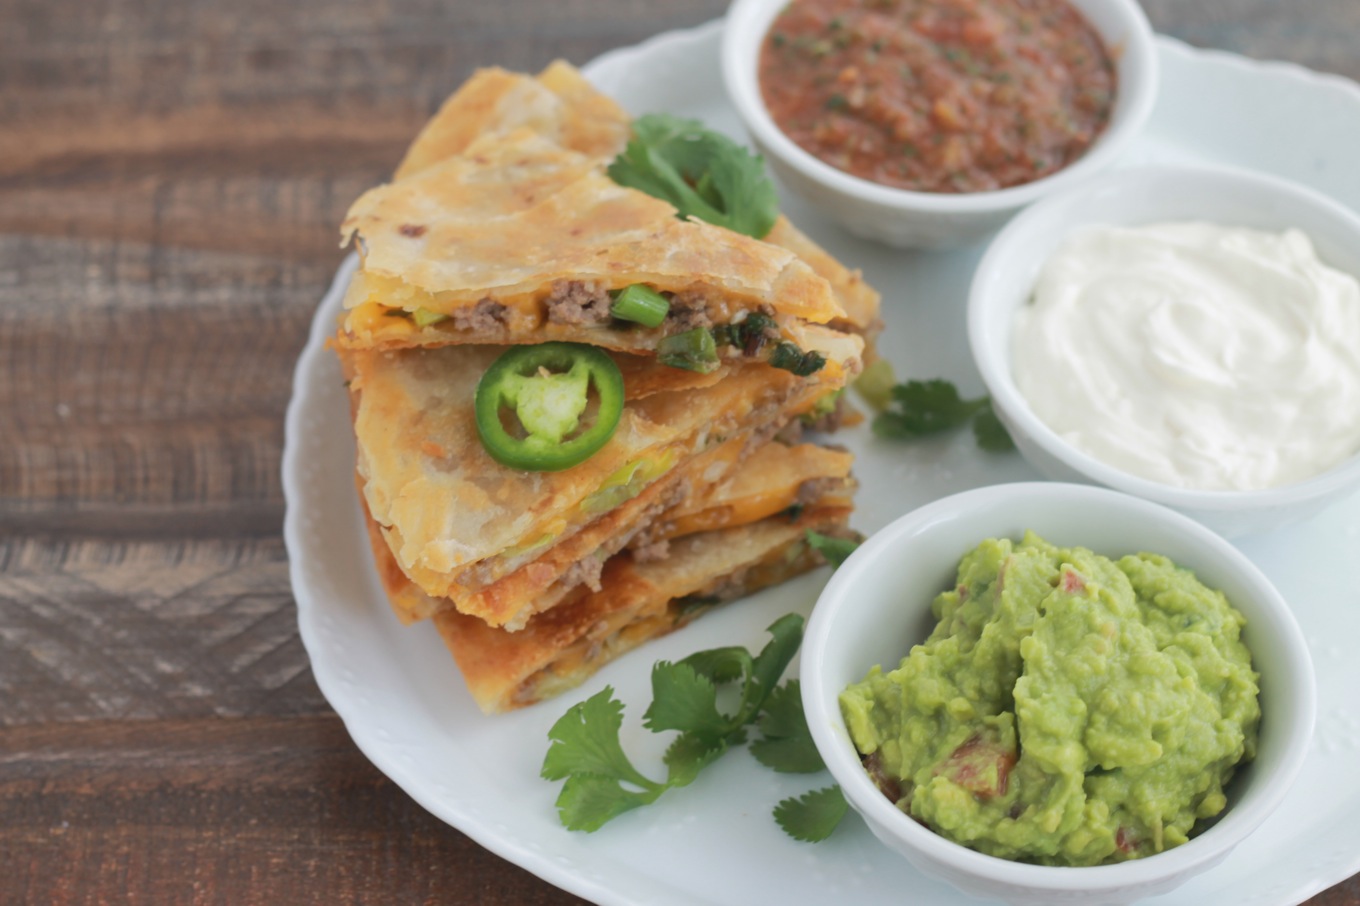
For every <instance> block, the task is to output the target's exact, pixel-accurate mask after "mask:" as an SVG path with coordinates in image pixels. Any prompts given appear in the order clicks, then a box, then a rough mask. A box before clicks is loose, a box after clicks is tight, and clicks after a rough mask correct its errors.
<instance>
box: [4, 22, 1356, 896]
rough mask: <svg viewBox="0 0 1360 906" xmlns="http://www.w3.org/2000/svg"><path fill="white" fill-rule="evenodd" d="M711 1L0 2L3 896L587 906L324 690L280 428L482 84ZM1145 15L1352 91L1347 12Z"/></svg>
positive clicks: (632, 34)
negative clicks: (355, 234) (362, 730)
mask: <svg viewBox="0 0 1360 906" xmlns="http://www.w3.org/2000/svg"><path fill="white" fill-rule="evenodd" d="M724 5H725V4H723V3H722V2H718V0H667V2H666V3H664V4H662V3H652V2H648V0H558V2H532V0H496V2H480V0H382V2H374V0H364V2H327V0H292V2H279V0H237V2H232V3H226V2H207V0H0V866H3V867H0V903H5V904H8V903H55V904H84V903H90V904H94V903H146V904H177V903H229V904H240V903H265V904H273V903H288V904H293V903H350V902H365V903H376V902H391V903H413V902H421V903H436V902H438V903H488V904H495V903H513V904H539V903H542V904H563V903H572V902H580V901H578V900H576V898H574V897H572V896H570V895H568V894H565V893H563V892H561V891H558V890H556V889H554V888H552V887H551V886H549V885H547V884H545V883H543V882H542V881H539V880H538V879H537V878H534V877H533V876H531V875H529V874H528V873H526V872H524V871H522V870H520V869H518V868H516V867H514V866H512V865H510V864H508V863H506V862H503V861H501V860H500V859H498V858H497V857H495V856H493V855H491V854H490V853H488V852H487V851H485V850H483V849H481V848H480V847H479V846H477V845H476V844H474V843H472V842H471V841H470V840H468V839H467V838H466V837H464V836H463V835H462V834H460V833H458V832H457V831H455V830H453V829H451V828H449V827H447V826H445V825H443V824H442V823H440V822H439V821H437V820H435V819H434V818H432V817H430V816H429V815H428V814H426V813H425V812H424V811H422V810H421V809H420V808H418V807H417V806H416V805H415V804H414V803H413V802H411V800H409V799H408V798H407V797H406V796H405V795H404V794H403V793H402V792H401V791H400V790H398V789H397V788H396V787H395V786H394V785H393V784H392V783H390V782H389V781H388V780H386V778H384V777H383V776H382V775H381V774H379V773H378V772H377V771H376V770H375V769H374V768H373V767H372V766H370V765H369V764H368V762H367V761H366V760H365V759H364V758H363V756H362V755H361V754H360V753H359V752H358V750H357V749H355V747H354V746H353V744H352V743H351V742H350V741H349V738H348V737H347V736H346V734H345V731H344V728H343V727H342V726H341V724H340V721H339V719H338V718H336V717H335V715H334V714H333V713H332V712H331V710H330V709H329V707H328V706H327V705H326V702H325V701H324V699H323V698H322V697H321V694H320V693H319V691H318V690H317V687H316V685H315V683H314V681H313V679H312V676H311V672H310V670H309V668H308V664H307V658H306V654H305V652H304V651H303V648H302V645H301V643H300V641H299V639H298V634H297V626H296V620H295V614H294V609H293V602H292V597H291V593H290V591H289V585H288V571H287V562H286V556H285V552H284V548H283V542H282V540H281V538H280V527H281V523H282V515H283V506H284V502H283V497H282V492H281V489H280V482H279V459H280V452H281V447H282V441H283V412H284V408H285V406H286V404H287V401H288V396H289V390H290V383H291V379H292V369H293V362H294V359H295V358H296V355H297V353H298V351H299V349H300V348H301V346H302V343H303V340H304V336H305V333H306V329H307V325H308V322H309V321H310V318H311V315H312V311H313V309H314V307H315V305H316V303H317V301H318V300H319V299H320V297H321V294H322V292H323V290H324V288H325V286H326V284H327V282H328V281H329V279H330V277H331V275H332V274H333V272H334V269H335V267H336V265H337V263H338V262H339V260H340V257H341V256H340V252H339V250H338V248H337V247H336V233H335V226H336V224H337V223H338V222H339V220H340V217H341V214H342V213H343V211H344V209H345V208H346V206H347V205H348V203H349V202H350V201H351V200H352V199H353V198H354V197H355V196H356V195H357V194H358V193H359V192H360V191H361V190H363V189H364V188H366V187H368V186H369V185H371V184H373V183H375V182H377V181H378V180H380V179H381V178H383V176H384V175H385V174H386V173H388V172H389V171H390V169H391V168H392V166H393V165H394V163H395V162H396V161H397V159H398V158H399V156H400V154H401V151H402V149H403V148H404V147H405V145H406V143H407V142H408V141H409V139H410V138H411V136H412V134H413V133H414V132H415V130H416V129H417V128H418V127H419V126H420V124H421V123H422V122H423V121H424V120H425V118H426V117H427V116H428V115H429V114H430V113H431V112H432V111H433V110H434V108H435V107H436V105H437V104H438V102H439V101H440V100H441V99H442V98H443V97H444V96H445V95H446V94H447V93H448V92H449V91H450V90H451V89H452V88H453V87H454V86H456V85H457V84H458V83H459V82H460V81H461V80H462V79H463V78H464V77H466V76H467V74H468V73H469V72H470V71H471V70H472V69H473V68H474V67H476V66H478V65H484V64H491V63H496V64H501V65H504V66H507V67H510V68H516V69H536V68H538V67H540V66H542V65H543V64H544V63H546V62H548V61H549V60H550V59H552V58H554V57H559V56H560V57H565V58H567V59H569V60H572V61H574V62H577V63H584V62H585V61H586V60H588V59H590V58H591V57H593V56H595V55H596V54H598V53H600V52H601V51H604V50H606V49H608V48H611V47H616V46H619V45H624V44H629V43H633V42H636V41H638V40H641V39H642V38H645V37H647V36H648V35H651V34H654V33H656V32H659V31H663V30H666V29H670V28H675V27H680V26H686V25H692V24H697V23H699V22H702V21H704V20H706V19H709V18H711V17H713V16H715V15H718V14H720V13H721V12H722V10H723V8H724ZM1146 5H1147V9H1148V11H1149V14H1150V15H1151V16H1152V18H1153V21H1154V24H1155V25H1156V26H1157V27H1158V28H1159V29H1160V30H1162V31H1165V32H1169V33H1171V34H1174V35H1177V36H1180V37H1182V38H1184V39H1186V40H1188V41H1190V42H1191V43H1194V44H1199V45H1206V46H1212V47H1221V48H1226V49H1230V50H1237V51H1241V52H1243V53H1247V54H1250V55H1253V56H1258V57H1269V58H1283V59H1290V60H1294V61H1297V62H1299V63H1303V64H1305V65H1310V66H1313V67H1316V68H1319V69H1324V70H1329V71H1332V72H1338V73H1342V74H1345V75H1349V76H1351V77H1356V78H1360V54H1357V52H1356V47H1357V46H1360V3H1356V0H1291V2H1288V3H1285V2H1282V0H1193V2H1192V0H1147V3H1146ZM1313 902H1315V903H1318V904H1326V906H1358V904H1360V882H1357V880H1356V879H1354V878H1353V879H1351V880H1350V881H1348V882H1346V883H1343V884H1341V885H1339V886H1338V887H1335V888H1333V889H1332V890H1331V891H1329V892H1327V893H1325V894H1323V895H1321V896H1319V897H1318V898H1317V899H1316V900H1315V901H1313Z"/></svg>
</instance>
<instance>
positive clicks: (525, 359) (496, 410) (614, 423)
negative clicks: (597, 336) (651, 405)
mask: <svg viewBox="0 0 1360 906" xmlns="http://www.w3.org/2000/svg"><path fill="white" fill-rule="evenodd" d="M591 387H594V388H595V393H594V396H593V397H592V395H591V393H590V388H591ZM623 399H624V396H623V374H622V373H620V372H619V366H618V365H615V364H614V360H613V359H611V358H609V356H607V355H605V354H604V353H603V352H601V351H600V350H599V349H596V348H595V347H594V346H586V345H583V344H581V343H542V344H539V345H537V346H516V347H514V348H513V349H509V350H506V352H505V353H503V354H502V355H501V357H500V358H498V359H496V361H494V362H492V363H491V367H490V368H488V369H487V370H486V373H485V374H483V375H482V379H481V380H480V381H478V382H477V397H476V414H477V433H478V434H479V435H480V436H481V438H482V445H483V446H484V447H486V451H487V452H488V453H490V454H491V458H492V459H494V460H496V462H499V463H501V464H502V465H506V466H510V467H511V468H514V469H523V470H525V471H528V472H560V471H561V470H563V469H570V468H571V467H572V466H574V465H577V464H578V463H582V462H585V461H586V460H587V459H589V458H590V457H591V456H593V455H594V454H595V452H596V451H598V450H599V449H600V448H601V447H603V446H604V445H605V444H606V443H607V442H608V441H609V438H611V437H613V436H614V429H615V428H617V427H618V424H619V417H620V416H621V415H622V414H623ZM507 410H508V411H507ZM583 422H584V423H585V424H583Z"/></svg>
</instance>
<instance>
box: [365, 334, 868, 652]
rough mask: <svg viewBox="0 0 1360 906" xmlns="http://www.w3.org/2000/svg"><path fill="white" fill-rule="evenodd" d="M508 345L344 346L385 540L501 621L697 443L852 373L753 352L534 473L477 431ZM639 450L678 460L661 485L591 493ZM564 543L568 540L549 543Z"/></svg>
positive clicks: (636, 506)
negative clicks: (486, 390)
mask: <svg viewBox="0 0 1360 906" xmlns="http://www.w3.org/2000/svg"><path fill="white" fill-rule="evenodd" d="M499 352H500V350H499V349H495V348H486V347H444V348H441V349H435V350H407V351H403V352H399V353H374V352H366V351H360V350H341V351H340V353H341V357H342V360H343V361H344V363H345V369H346V372H347V374H349V375H350V381H349V387H350V393H351V399H352V404H353V412H354V424H355V435H356V438H357V448H358V462H357V469H358V472H359V474H360V476H361V478H362V491H363V496H364V498H365V502H366V505H367V506H368V508H369V511H370V512H371V513H372V515H373V518H374V519H375V520H376V521H377V522H378V523H379V525H380V526H381V527H382V532H383V536H384V538H385V540H386V542H387V545H388V547H390V548H391V550H392V552H393V554H394V556H395V557H396V559H397V561H398V563H399V564H400V566H401V568H402V570H403V572H405V573H406V575H407V576H408V577H410V578H411V580H412V581H414V582H415V583H416V584H417V585H418V586H419V587H420V588H421V590H422V591H424V592H425V593H426V594H427V595H429V596H431V597H433V598H437V599H443V598H447V599H450V600H451V601H452V602H453V605H454V606H456V607H458V608H459V609H461V610H463V611H464V612H467V613H470V614H472V615H474V616H477V617H479V618H481V619H484V620H486V621H488V622H490V623H492V624H493V625H510V626H517V625H519V624H520V623H521V622H522V621H523V619H525V618H526V617H527V616H528V614H529V613H532V612H533V607H534V601H535V600H536V598H537V597H538V596H539V594H540V593H541V592H543V591H544V590H545V589H547V588H548V587H549V586H551V585H552V584H553V583H554V582H556V581H557V579H558V577H559V576H560V575H561V574H562V573H563V572H564V571H566V570H567V569H569V568H571V566H572V565H573V563H574V562H575V561H576V560H578V559H580V558H581V557H582V556H583V555H585V554H586V553H588V552H589V551H591V550H592V549H594V548H595V547H598V546H603V545H604V544H606V543H607V541H608V539H610V538H613V537H616V536H618V535H626V534H628V533H630V532H631V531H632V530H633V529H634V528H635V527H637V526H639V525H640V524H641V522H642V521H643V519H644V517H645V516H647V515H648V514H649V512H650V508H651V507H652V506H653V505H654V504H655V503H656V501H657V500H659V499H663V498H665V496H666V495H667V494H668V493H669V492H670V491H671V490H672V489H673V488H674V487H675V486H676V482H678V481H679V480H680V479H681V477H682V476H683V472H679V471H677V470H679V469H682V468H683V467H684V466H685V465H686V464H687V463H689V462H690V461H691V460H692V459H693V458H694V457H696V456H701V455H704V454H705V453H706V452H707V451H710V450H712V448H713V447H715V446H717V445H718V444H719V443H720V442H722V441H724V440H727V439H731V438H736V437H739V436H743V435H747V436H749V435H752V434H754V433H756V432H764V431H766V430H770V431H772V430H774V429H777V427H778V426H779V425H781V424H783V422H784V421H787V419H788V418H790V417H791V416H792V415H794V414H796V413H798V412H800V411H804V410H806V409H807V408H808V407H810V406H811V405H812V404H813V403H814V401H815V400H816V399H817V398H818V397H819V396H820V395H821V394H823V393H825V392H826V391H827V389H829V388H834V387H836V386H839V385H840V384H841V383H842V382H843V381H844V380H845V373H844V372H843V371H840V372H839V377H838V376H837V372H838V366H834V365H828V366H827V368H825V369H823V371H824V372H826V373H825V374H822V373H820V372H819V373H818V374H817V375H814V376H812V377H810V378H797V377H794V376H793V375H790V374H788V373H787V372H781V371H778V370H776V369H772V368H769V367H766V366H744V367H741V368H737V369H735V370H734V371H733V372H732V373H731V374H729V375H728V376H727V377H726V378H725V379H724V380H722V381H719V382H718V383H716V384H713V385H711V386H708V387H700V388H697V389H694V390H688V391H684V392H660V393H652V394H650V395H648V396H646V397H645V398H643V399H640V400H636V399H630V400H629V401H628V403H627V405H626V407H625V411H624V415H623V418H622V419H621V420H620V424H619V428H618V429H617V431H616V432H615V435H614V437H613V438H612V439H611V440H610V442H609V443H608V444H606V446H605V447H604V448H603V449H602V450H601V451H600V452H599V453H597V454H595V456H594V457H592V458H591V459H590V460H589V461H588V462H587V463H583V464H582V465H580V466H577V467H575V468H573V469H569V470H566V471H564V472H557V473H525V472H520V471H517V470H514V469H509V468H507V467H505V466H502V465H500V464H498V463H496V462H494V461H493V460H492V459H491V458H490V456H489V455H488V454H487V453H486V451H485V449H484V448H483V446H482V444H481V442H480V440H478V437H477V432H476V426H475V420H474V417H473V412H472V400H473V397H474V395H475V387H476V384H477V381H478V379H479V378H480V376H481V374H482V373H483V372H484V371H485V369H486V367H487V366H488V365H489V364H490V362H491V361H492V360H493V359H494V358H495V356H496V355H498V354H499ZM652 368H653V369H656V370H662V369H665V366H661V365H656V364H655V363H653V365H652ZM665 370H675V369H665ZM629 395H630V396H631V394H629ZM639 460H648V461H651V462H666V461H670V462H671V465H670V466H669V467H668V469H667V471H666V472H665V474H664V475H663V476H662V478H664V479H665V481H664V482H663V483H662V484H661V485H660V486H659V487H658V488H657V489H656V490H655V491H654V492H652V493H650V494H648V493H646V492H644V493H643V494H642V495H640V496H639V497H635V498H634V499H632V500H629V501H626V502H625V503H624V504H623V505H622V506H621V507H617V508H616V509H618V510H619V512H614V511H613V510H609V511H605V512H601V513H593V512H591V511H590V510H589V509H588V508H586V507H584V506H583V503H584V502H585V501H586V500H587V498H589V497H590V495H591V494H592V493H594V492H595V491H597V490H598V489H600V487H601V486H602V485H603V484H604V483H606V482H607V481H608V480H609V479H610V478H611V476H614V475H616V474H618V473H619V471H620V470H621V469H624V468H625V467H626V466H627V465H628V464H630V463H633V462H636V461H639ZM720 477H721V476H720V475H715V476H713V478H712V480H714V481H716V480H718V479H719V478H720ZM601 520H603V521H601ZM597 522H598V523H599V524H598V525H595V523H597ZM592 526H593V527H592ZM587 530H589V531H590V534H589V535H587V536H583V537H581V538H576V537H575V536H576V535H577V534H578V533H580V532H582V531H587ZM561 544H568V545H569V546H567V547H564V548H562V549H561V551H560V552H557V553H554V552H553V548H554V547H555V546H557V545H561ZM516 573H518V575H514V574H516ZM507 577H512V578H509V579H508V581H506V583H505V584H503V585H500V586H499V587H497V588H496V589H494V590H493V591H490V592H486V591H485V589H487V588H488V587H489V586H492V585H495V584H496V583H499V582H501V581H502V580H507ZM427 615H428V611H419V610H417V611H408V612H406V613H404V614H403V617H404V618H406V619H418V618H420V617H422V616H427Z"/></svg>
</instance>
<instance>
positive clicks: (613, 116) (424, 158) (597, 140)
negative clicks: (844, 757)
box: [394, 60, 630, 179]
mask: <svg viewBox="0 0 1360 906" xmlns="http://www.w3.org/2000/svg"><path fill="white" fill-rule="evenodd" d="M524 126H527V127H529V128H531V129H533V130H534V131H535V132H537V133H538V134H539V135H542V136H543V137H544V138H547V139H549V140H550V141H552V142H555V143H556V144H558V145H561V146H562V147H563V148H569V149H571V150H572V151H576V152H578V153H580V154H584V155H586V156H587V157H589V158H592V159H596V160H607V159H609V158H612V157H613V156H614V155H616V154H618V153H619V152H620V151H622V150H623V146H624V145H625V144H627V142H628V135H629V131H630V126H629V119H628V114H627V113H625V112H624V111H623V108H622V107H620V106H619V105H618V104H616V103H614V102H613V101H612V100H611V99H610V98H608V97H605V96H604V95H603V94H601V93H600V92H598V91H596V90H595V89H594V88H593V87H592V86H591V84H590V83H589V82H587V81H586V80H585V78H584V77H583V76H582V75H581V73H580V72H578V71H577V69H576V68H575V67H574V66H572V65H571V64H570V63H567V62H564V61H562V60H557V61H556V62H554V63H552V64H551V65H549V66H548V68H547V69H545V70H543V71H542V72H540V73H539V74H538V75H537V76H534V77H530V76H527V75H523V74H521V73H516V72H506V71H505V70H504V69H500V68H499V67H493V68H490V69H479V70H477V71H476V72H474V73H473V74H472V76H471V78H469V79H468V80H467V81H466V82H464V83H463V85H462V87H461V88H459V89H458V91H456V92H455V93H454V94H453V95H451V96H450V97H449V99H448V100H446V101H445V102H444V105H443V106H442V107H441V108H440V109H439V112H438V113H436V114H435V115H434V118H433V119H431V120H430V121H429V122H428V123H426V124H425V128H423V129H421V130H420V134H419V135H417V136H416V140H415V141H414V142H412V143H411V147H410V148H409V149H408V150H407V152H406V156H405V157H404V158H403V159H402V162H401V166H399V167H397V172H396V174H395V175H394V179H404V178H406V177H407V176H413V175H414V174H416V173H419V172H420V171H421V170H425V169H428V168H429V167H431V166H433V165H434V164H437V163H439V162H440V161H442V160H447V159H448V158H450V157H453V156H455V155H458V154H462V153H463V151H464V149H466V148H467V146H468V145H470V144H472V143H473V142H474V141H476V140H477V139H478V138H479V137H481V136H483V135H487V134H490V133H503V132H511V131H513V130H515V129H518V128H520V127H524Z"/></svg>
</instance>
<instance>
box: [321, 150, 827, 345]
mask: <svg viewBox="0 0 1360 906" xmlns="http://www.w3.org/2000/svg"><path fill="white" fill-rule="evenodd" d="M341 233H342V235H343V236H344V237H345V238H346V240H347V241H348V240H349V239H350V238H351V237H357V245H358V248H359V253H360V258H361V260H362V267H361V268H360V270H359V272H358V273H356V274H355V276H354V279H353V280H352V281H351V283H350V287H349V290H348V291H347V293H346V296H345V308H346V315H345V318H344V322H343V326H342V329H341V332H340V336H339V337H338V339H337V342H338V344H339V345H340V346H342V347H351V348H403V347H410V346H434V345H446V344H510V343H541V342H546V341H552V340H566V341H572V342H580V343H588V344H591V345H594V346H601V347H604V348H607V349H612V350H615V351H619V352H633V353H642V354H655V353H657V352H658V350H659V349H660V351H661V352H662V353H664V352H665V351H666V348H665V347H666V344H667V341H668V339H669V338H671V337H675V336H676V335H679V334H685V333H687V332H690V331H692V330H694V329H696V328H713V327H728V326H732V325H737V324H741V323H742V322H743V321H744V320H745V319H749V318H752V317H753V316H756V315H759V316H761V317H763V318H764V319H765V321H764V322H762V324H763V325H764V328H763V329H762V330H759V331H756V332H754V333H753V334H752V335H751V336H749V337H748V336H746V335H745V334H743V336H742V337H741V339H740V341H738V342H728V343H725V344H722V346H721V347H720V349H719V350H718V352H720V353H721V354H723V355H724V356H726V357H729V358H730V357H739V356H743V355H744V356H747V357H751V356H754V355H755V354H757V353H759V352H762V351H768V350H770V349H773V348H774V347H775V346H777V345H778V344H780V343H781V342H795V338H794V332H795V331H796V330H797V327H798V324H799V323H800V322H801V323H803V324H825V323H826V322H828V321H833V320H844V319H845V318H846V313H845V312H844V310H843V309H842V308H841V307H840V304H839V302H837V300H836V297H835V295H834V294H833V293H832V291H831V287H830V285H829V284H828V283H827V281H826V280H824V279H823V278H822V277H820V276H818V275H817V273H816V272H815V271H814V270H813V269H812V268H811V267H809V266H808V265H807V264H806V263H804V262H803V261H802V260H801V259H799V258H798V257H797V256H796V255H794V254H793V253H792V252H790V251H788V250H787V249H783V248H780V247H778V246H774V245H771V244H769V243H766V242H761V241H759V240H756V239H752V238H750V237H748V236H743V235H741V234H739V233H734V232H732V231H731V230H727V229H724V228H722V227H717V226H713V225H711V224H707V223H704V222H702V221H697V220H680V219H678V218H677V217H676V212H675V209H674V208H673V207H671V206H670V205H669V204H668V203H666V202H664V201H661V200H659V199H656V198H653V197H652V196H650V195H647V194H645V193H643V192H639V191H637V190H636V189H630V188H626V187H624V186H621V185H618V184H617V183H615V182H614V181H612V180H611V179H610V178H609V177H608V176H606V175H604V173H603V172H601V170H600V169H599V168H598V167H597V166H596V164H595V162H594V161H592V160H591V159H590V158H588V157H586V156H585V155H581V154H577V153H575V152H573V151H569V150H566V149H564V148H562V147H560V146H558V145H556V144H553V143H552V142H550V141H548V140H547V139H545V138H543V137H542V136H540V135H538V134H537V133H535V132H533V131H532V130H530V129H520V130H517V131H515V132H512V133H509V134H507V135H488V136H484V137H483V138H480V139H478V140H477V141H475V142H474V143H473V144H472V145H470V146H468V148H467V149H466V151H465V153H464V154H463V155H461V156H458V157H452V158H448V159H446V160H444V161H442V162H440V163H438V164H435V165H433V166H431V167H429V168H427V169H425V170H422V171H421V172H419V173H417V174H416V175H414V176H410V177H408V178H406V179H403V180H399V181H398V182H395V183H391V184H390V185H385V186H380V187H378V188H376V189H371V190H369V191H368V192H366V193H364V195H363V196H362V197H360V198H359V200H358V201H356V202H355V203H354V205H353V206H352V207H351V208H350V212H349V215H348V216H347V217H346V218H345V221H344V223H343V224H342V225H341ZM633 287H637V289H635V290H634V289H630V288H633ZM626 290H627V291H629V292H630V293H639V294H643V295H644V296H646V297H647V298H649V299H651V300H653V301H656V302H657V304H658V305H659V306H660V309H659V316H658V319H657V320H656V321H654V322H653V321H650V320H648V321H647V322H646V323H637V322H636V321H634V320H627V319H625V318H623V317H620V316H618V315H619V313H620V312H622V311H623V309H621V308H620V307H619V305H617V304H616V302H617V301H618V299H616V297H618V295H619V294H620V293H623V292H624V291H626ZM620 298H621V297H620ZM637 317H639V318H640V317H642V316H641V315H638V316H637ZM750 323H751V324H754V323H755V322H754V321H751V322H750ZM748 326H749V325H748Z"/></svg>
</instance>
